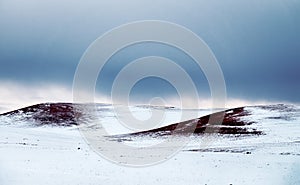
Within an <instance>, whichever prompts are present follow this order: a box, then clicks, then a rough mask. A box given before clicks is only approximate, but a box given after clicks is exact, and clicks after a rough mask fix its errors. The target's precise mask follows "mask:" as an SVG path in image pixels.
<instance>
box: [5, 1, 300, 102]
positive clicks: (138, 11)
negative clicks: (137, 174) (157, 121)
mask: <svg viewBox="0 0 300 185" xmlns="http://www.w3.org/2000/svg"><path fill="white" fill-rule="evenodd" d="M153 19H154V20H164V21H170V22H174V23H177V24H180V25H183V26H185V27H187V28H188V29H190V30H192V31H193V32H195V33H196V34H198V35H199V36H200V37H201V38H202V39H203V40H204V41H205V42H206V43H207V44H208V45H209V47H210V48H211V49H212V51H213V52H214V54H215V56H216V58H217V60H218V62H219V64H220V66H221V68H222V70H223V73H224V77H225V80H226V85H227V92H228V97H230V98H239V99H246V100H250V101H255V100H265V101H289V102H296V103H298V102H300V96H299V94H300V81H299V79H300V73H299V69H300V1H298V0H273V1H261V0H254V1H249V0H247V1H246V0H242V1H241V0H228V1H217V0H213V1H211V0H210V1H208V0H200V1H199V0H187V1H179V2H178V1H173V0H165V1H158V0H151V1H146V0H144V1H141V0H129V1H123V0H110V1H108V0H107V1H90V0H88V1H76V0H75V1H74V0H66V1H58V0H45V1H38V0H26V1H23V0H0V64H1V67H0V81H13V82H17V83H21V84H24V85H26V86H28V87H29V88H30V86H31V85H33V84H47V83H51V84H56V83H57V84H60V85H65V86H67V87H71V86H72V80H73V75H74V73H75V70H76V66H77V64H78V62H79V60H80V57H81V56H82V54H83V53H84V51H85V50H86V49H87V47H88V46H89V45H90V44H91V42H92V41H94V40H95V39H96V38H98V37H99V36H101V35H102V34H103V33H105V32H107V31H109V30H110V29H112V28H114V27H116V26H119V25H121V24H125V23H128V22H131V21H138V20H153ZM148 55H158V56H164V57H168V58H170V59H172V60H174V61H176V62H178V63H179V64H181V65H183V67H184V68H185V69H186V70H187V71H188V72H189V74H190V75H191V77H192V78H193V80H194V81H195V83H196V85H197V87H198V89H199V91H200V95H203V96H207V95H209V88H208V85H207V82H206V79H205V76H203V75H202V77H201V76H200V78H199V77H197V76H198V75H199V73H201V71H200V69H197V68H196V67H195V65H194V64H193V63H192V61H191V59H190V58H189V57H188V56H186V55H185V54H183V53H180V51H178V50H176V49H175V48H171V47H168V46H165V45H162V44H155V43H146V44H141V45H134V46H131V47H129V48H125V49H123V50H122V51H120V52H119V53H117V54H116V55H115V56H113V57H112V58H111V60H110V61H109V63H108V65H107V66H106V71H104V73H102V74H101V75H102V76H100V77H101V78H102V80H104V81H105V83H104V84H103V85H101V86H100V85H99V86H98V87H97V90H98V91H100V92H102V93H108V92H109V91H110V87H111V83H112V81H113V78H114V77H115V75H116V74H117V72H118V70H120V69H121V67H122V65H125V64H126V63H128V62H130V61H131V60H133V59H136V58H139V57H143V56H148ZM120 61H122V62H120ZM187 63H189V64H187ZM0 85H2V86H3V85H4V84H0ZM173 91H174V89H173V87H171V86H170V84H168V83H167V82H165V81H161V80H159V79H155V78H153V79H146V80H144V81H143V84H142V82H141V83H139V84H137V85H136V86H135V88H134V89H133V94H136V95H137V97H141V96H148V95H150V96H155V95H156V94H158V95H162V96H168V94H172V93H173ZM2 98H5V97H1V99H2Z"/></svg>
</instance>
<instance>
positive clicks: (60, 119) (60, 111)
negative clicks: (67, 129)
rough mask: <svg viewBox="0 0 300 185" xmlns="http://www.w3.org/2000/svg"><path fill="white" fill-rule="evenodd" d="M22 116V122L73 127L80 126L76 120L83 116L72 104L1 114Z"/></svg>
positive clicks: (31, 107)
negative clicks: (28, 121) (29, 121)
mask: <svg viewBox="0 0 300 185" xmlns="http://www.w3.org/2000/svg"><path fill="white" fill-rule="evenodd" d="M18 115H24V116H20V118H19V119H20V120H23V121H26V120H33V121H34V123H35V124H37V125H39V126H40V125H53V126H72V125H78V123H77V122H76V118H78V117H80V116H81V115H82V114H81V113H80V112H79V111H77V109H76V108H75V104H72V103H41V104H36V105H32V106H28V107H24V108H21V109H18V110H14V111H10V112H6V113H4V114H0V116H8V117H13V116H18Z"/></svg>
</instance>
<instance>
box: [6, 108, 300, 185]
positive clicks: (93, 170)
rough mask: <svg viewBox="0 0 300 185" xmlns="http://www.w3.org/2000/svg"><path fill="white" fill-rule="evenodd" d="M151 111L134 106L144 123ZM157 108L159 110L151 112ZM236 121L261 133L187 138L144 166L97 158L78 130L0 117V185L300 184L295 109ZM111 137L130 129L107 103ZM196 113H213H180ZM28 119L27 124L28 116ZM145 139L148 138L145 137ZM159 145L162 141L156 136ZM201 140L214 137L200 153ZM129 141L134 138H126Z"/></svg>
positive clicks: (170, 112)
mask: <svg viewBox="0 0 300 185" xmlns="http://www.w3.org/2000/svg"><path fill="white" fill-rule="evenodd" d="M151 109H153V107H140V106H134V107H131V110H132V111H133V112H134V113H133V114H135V115H136V116H137V117H139V118H141V119H146V118H147V117H149V111H151ZM156 109H157V107H156ZM245 109H246V110H247V111H248V112H250V113H251V114H249V115H247V116H244V117H243V118H241V119H244V120H247V121H252V122H254V123H253V124H252V125H250V126H249V127H253V128H255V129H258V130H261V131H263V132H264V134H262V135H250V136H237V135H230V134H228V135H221V134H209V135H201V134H200V135H192V136H191V137H190V142H189V144H188V145H187V146H185V147H184V148H183V149H182V150H181V151H179V152H178V153H176V154H175V155H174V156H173V157H171V158H170V159H168V160H166V161H163V162H160V163H158V164H155V165H150V166H145V167H128V166H123V165H120V164H116V163H113V162H110V161H108V160H106V159H104V158H103V157H101V156H99V155H98V154H97V153H95V152H94V151H93V150H92V149H91V148H90V147H89V145H88V144H87V143H86V141H85V140H84V138H83V137H82V135H81V134H80V132H79V130H78V129H77V126H70V127H61V126H49V125H43V126H35V125H34V124H33V123H32V122H33V121H32V122H30V121H28V120H26V119H25V121H24V119H23V118H24V117H30V116H31V115H30V114H29V115H27V114H26V113H22V114H17V115H13V116H0V184H1V185H19V184H20V185H21V184H22V185H40V184H45V185H47V184H49V185H52V184H53V185H54V184H55V185H60V184H70V185H71V184H72V185H74V184H80V185H81V184H95V185H96V184H97V185H98V184H130V185H132V184H228V185H229V184H272V185H273V184H300V176H299V173H300V107H298V106H293V105H280V106H279V108H276V107H274V108H272V107H271V108H270V107H267V108H265V107H263V106H257V107H255V106H254V107H246V108H245ZM100 110H101V113H102V114H101V115H102V116H101V117H100V118H99V119H101V120H102V123H103V127H104V128H105V129H106V130H107V132H108V133H110V134H112V135H115V134H124V133H128V132H129V130H128V129H126V128H124V127H123V126H122V125H117V123H118V122H117V120H116V119H117V118H116V117H115V116H114V112H113V110H112V106H110V105H101V106H100V105H99V111H100ZM164 110H166V115H165V120H164V121H163V123H162V124H161V125H159V126H164V125H168V124H171V123H175V122H177V121H178V120H179V119H180V116H178V115H179V114H180V110H179V109H176V108H168V109H165V108H164ZM184 111H194V112H197V114H198V116H199V117H201V116H204V115H207V114H209V113H211V110H203V109H202V110H184ZM29 120H30V119H29ZM144 139H145V140H147V138H144ZM155 139H157V140H159V138H155ZM204 139H208V140H211V141H212V142H210V144H209V145H208V146H206V147H205V148H201V147H200V145H201V142H202V141H203V140H204ZM130 142H133V143H134V142H136V141H128V144H130Z"/></svg>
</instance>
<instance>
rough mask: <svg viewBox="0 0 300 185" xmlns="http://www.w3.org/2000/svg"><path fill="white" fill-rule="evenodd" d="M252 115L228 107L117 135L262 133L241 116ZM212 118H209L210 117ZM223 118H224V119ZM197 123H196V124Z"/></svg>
mask: <svg viewBox="0 0 300 185" xmlns="http://www.w3.org/2000/svg"><path fill="white" fill-rule="evenodd" d="M247 115H250V113H249V112H247V111H246V110H245V108H244V107H239V108H233V109H228V110H225V111H220V112H216V113H213V114H210V115H206V116H203V117H200V118H198V119H192V120H188V121H184V122H180V123H174V124H171V125H167V126H164V127H160V128H155V129H151V130H147V131H141V132H136V133H132V134H124V135H118V136H116V137H118V138H122V137H125V138H126V137H127V136H129V137H130V136H140V135H152V136H155V137H157V136H161V135H171V134H187V133H190V132H191V128H193V129H192V131H193V133H195V134H202V133H219V134H236V135H245V134H248V135H261V134H263V132H262V131H259V130H256V129H255V128H247V127H246V126H247V125H251V124H253V123H254V122H252V121H244V120H242V119H241V118H242V117H243V116H247ZM211 116H212V117H213V119H212V120H209V118H210V117H211ZM222 118H223V119H222ZM214 120H223V121H221V122H215V121H214ZM195 124H196V125H195Z"/></svg>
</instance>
